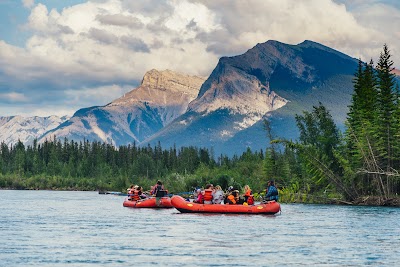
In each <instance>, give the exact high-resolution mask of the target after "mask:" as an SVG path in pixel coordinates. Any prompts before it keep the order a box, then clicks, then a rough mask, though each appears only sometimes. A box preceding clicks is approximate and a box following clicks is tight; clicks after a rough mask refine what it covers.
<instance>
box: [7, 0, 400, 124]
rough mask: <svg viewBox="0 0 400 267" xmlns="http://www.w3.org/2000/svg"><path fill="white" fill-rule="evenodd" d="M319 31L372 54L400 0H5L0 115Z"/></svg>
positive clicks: (121, 87)
mask: <svg viewBox="0 0 400 267" xmlns="http://www.w3.org/2000/svg"><path fill="white" fill-rule="evenodd" d="M271 39H272V40H278V41H281V42H284V43H289V44H297V43H300V42H302V41H304V40H306V39H307V40H313V41H316V42H319V43H322V44H324V45H327V46H329V47H332V48H334V49H337V50H339V51H341V52H344V53H346V54H348V55H350V56H353V57H356V58H361V59H363V60H368V61H369V59H371V58H372V59H373V60H375V61H376V60H377V57H378V55H379V53H380V51H381V50H382V46H383V44H384V43H387V44H388V45H389V48H390V50H391V51H392V55H393V60H394V62H395V66H396V67H397V68H399V67H400V42H399V41H400V1H397V0H335V1H333V0H280V1H275V0H249V1H240V0H237V1H235V0H219V1H215V0H202V1H200V0H140V1H136V0H91V1H86V0H63V1H60V0H0V116H9V115H17V114H18V115H24V116H33V115H37V116H49V115H53V114H55V115H72V114H73V113H74V112H75V111H76V110H78V109H79V108H83V107H89V106H95V105H104V104H106V103H108V102H110V101H112V100H113V99H116V98H118V97H119V96H121V95H123V94H124V93H125V92H127V91H130V90H132V89H133V88H135V87H136V86H137V85H138V84H139V83H140V81H141V79H142V77H143V75H144V73H145V72H146V71H148V70H150V69H153V68H155V69H159V70H164V69H171V70H174V71H179V72H183V73H188V74H193V75H199V76H203V77H207V76H208V75H209V74H210V73H211V71H212V70H213V68H214V67H215V65H216V64H217V61H218V59H219V58H220V57H221V56H232V55H238V54H241V53H244V52H246V51H247V50H248V49H250V48H251V47H253V46H254V45H256V44H257V43H261V42H265V41H267V40H271Z"/></svg>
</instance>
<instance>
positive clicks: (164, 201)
mask: <svg viewBox="0 0 400 267" xmlns="http://www.w3.org/2000/svg"><path fill="white" fill-rule="evenodd" d="M123 206H124V207H130V208H156V209H157V208H173V206H172V205H171V198H169V197H157V198H156V197H151V198H145V199H141V200H137V201H136V200H128V198H125V200H124V203H123Z"/></svg>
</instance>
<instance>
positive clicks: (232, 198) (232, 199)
mask: <svg viewBox="0 0 400 267" xmlns="http://www.w3.org/2000/svg"><path fill="white" fill-rule="evenodd" d="M228 204H236V199H235V196H234V195H232V194H231V195H229V196H228Z"/></svg>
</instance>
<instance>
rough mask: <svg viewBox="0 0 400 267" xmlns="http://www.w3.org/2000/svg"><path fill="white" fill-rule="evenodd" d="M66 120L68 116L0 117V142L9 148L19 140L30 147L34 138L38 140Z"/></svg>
mask: <svg viewBox="0 0 400 267" xmlns="http://www.w3.org/2000/svg"><path fill="white" fill-rule="evenodd" d="M68 118H69V117H68V116H63V117H58V116H50V117H37V116H35V117H28V118H24V117H22V116H10V117H0V142H5V144H7V145H8V146H10V145H13V144H15V143H17V142H18V140H20V141H21V142H22V143H24V144H25V145H31V144H32V143H33V140H34V139H35V138H39V137H40V136H41V135H43V134H44V133H45V132H47V131H49V130H51V129H54V128H56V127H57V126H59V125H60V124H61V123H63V122H65V121H66V120H67V119H68Z"/></svg>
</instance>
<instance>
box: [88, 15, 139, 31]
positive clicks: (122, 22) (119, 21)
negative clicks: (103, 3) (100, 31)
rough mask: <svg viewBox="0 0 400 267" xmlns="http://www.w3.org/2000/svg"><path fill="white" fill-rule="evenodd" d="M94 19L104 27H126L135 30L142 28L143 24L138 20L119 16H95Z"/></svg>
mask: <svg viewBox="0 0 400 267" xmlns="http://www.w3.org/2000/svg"><path fill="white" fill-rule="evenodd" d="M96 19H97V20H98V21H100V23H102V24H105V25H115V26H128V27H136V28H142V27H143V26H144V24H143V23H142V22H141V21H140V20H139V19H138V18H135V17H133V16H126V15H120V14H113V15H97V16H96Z"/></svg>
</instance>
